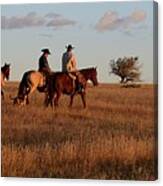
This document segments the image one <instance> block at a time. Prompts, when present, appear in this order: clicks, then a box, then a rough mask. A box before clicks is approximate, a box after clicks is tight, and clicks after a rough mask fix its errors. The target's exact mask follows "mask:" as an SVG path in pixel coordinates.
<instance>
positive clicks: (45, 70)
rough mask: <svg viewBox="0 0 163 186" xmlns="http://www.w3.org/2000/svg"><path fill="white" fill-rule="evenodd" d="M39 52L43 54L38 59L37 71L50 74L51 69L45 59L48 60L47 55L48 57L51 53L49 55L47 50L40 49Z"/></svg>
mask: <svg viewBox="0 0 163 186" xmlns="http://www.w3.org/2000/svg"><path fill="white" fill-rule="evenodd" d="M41 51H42V52H43V54H42V56H41V57H40V59H39V69H38V70H39V71H40V72H43V73H50V72H51V69H50V67H49V64H48V59H47V58H48V55H50V54H51V53H50V51H49V49H42V50H41Z"/></svg>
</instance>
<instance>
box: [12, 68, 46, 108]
mask: <svg viewBox="0 0 163 186" xmlns="http://www.w3.org/2000/svg"><path fill="white" fill-rule="evenodd" d="M36 89H37V90H38V91H39V92H45V89H46V77H45V76H44V75H43V74H42V73H41V72H38V71H34V70H31V71H27V72H25V73H24V74H23V77H22V80H21V82H20V84H19V89H18V94H17V96H16V97H15V98H11V99H12V100H13V101H14V102H13V103H14V104H18V105H26V104H29V99H28V96H29V95H30V94H32V92H34V91H35V90H36Z"/></svg>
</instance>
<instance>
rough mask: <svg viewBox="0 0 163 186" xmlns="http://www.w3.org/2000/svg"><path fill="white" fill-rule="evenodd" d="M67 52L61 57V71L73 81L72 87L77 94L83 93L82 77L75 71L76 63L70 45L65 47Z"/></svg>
mask: <svg viewBox="0 0 163 186" xmlns="http://www.w3.org/2000/svg"><path fill="white" fill-rule="evenodd" d="M66 48H67V51H66V52H65V53H64V54H63V56H62V71H63V72H68V75H69V77H70V78H72V79H73V84H74V87H76V90H77V91H78V92H82V91H84V89H83V85H82V75H81V74H80V72H79V71H78V70H77V67H76V65H77V62H76V58H75V55H74V54H73V53H72V49H74V47H72V45H68V46H66Z"/></svg>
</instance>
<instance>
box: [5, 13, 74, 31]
mask: <svg viewBox="0 0 163 186" xmlns="http://www.w3.org/2000/svg"><path fill="white" fill-rule="evenodd" d="M75 23H76V22H75V21H73V20H69V19H67V18H64V17H62V15H60V14H56V13H48V14H46V15H45V16H40V15H38V14H36V13H35V12H30V13H28V14H27V15H24V16H12V17H6V16H1V28H2V29H21V28H27V27H28V28H30V27H40V26H44V27H54V28H58V27H63V26H70V25H75Z"/></svg>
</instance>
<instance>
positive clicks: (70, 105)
mask: <svg viewBox="0 0 163 186" xmlns="http://www.w3.org/2000/svg"><path fill="white" fill-rule="evenodd" d="M73 100H74V94H73V95H71V97H70V104H69V107H72V104H73Z"/></svg>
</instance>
